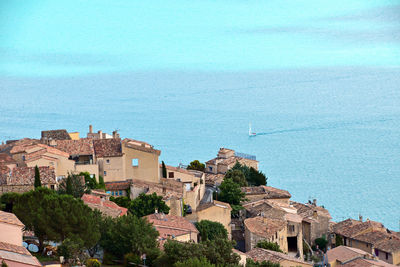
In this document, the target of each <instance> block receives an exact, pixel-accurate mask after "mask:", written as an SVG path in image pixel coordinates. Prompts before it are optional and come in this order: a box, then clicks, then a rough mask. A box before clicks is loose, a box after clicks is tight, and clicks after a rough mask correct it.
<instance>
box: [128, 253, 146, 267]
mask: <svg viewBox="0 0 400 267" xmlns="http://www.w3.org/2000/svg"><path fill="white" fill-rule="evenodd" d="M130 263H134V264H135V265H136V264H141V263H142V260H141V259H140V256H138V255H136V254H133V253H128V254H126V255H125V256H124V266H130Z"/></svg>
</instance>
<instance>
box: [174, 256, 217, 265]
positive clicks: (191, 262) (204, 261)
mask: <svg viewBox="0 0 400 267" xmlns="http://www.w3.org/2000/svg"><path fill="white" fill-rule="evenodd" d="M174 267H215V264H212V263H210V262H209V261H208V260H207V258H206V257H200V258H190V259H187V260H185V261H178V262H176V263H175V264H174Z"/></svg>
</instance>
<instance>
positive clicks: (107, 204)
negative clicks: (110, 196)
mask: <svg viewBox="0 0 400 267" xmlns="http://www.w3.org/2000/svg"><path fill="white" fill-rule="evenodd" d="M81 199H82V200H83V202H84V203H85V204H86V205H88V206H89V207H90V208H92V209H98V210H100V211H101V212H102V213H103V214H104V215H108V216H111V217H118V216H123V215H126V214H127V213H128V209H127V208H124V207H120V206H118V205H117V204H116V203H115V202H112V201H110V200H105V199H102V198H101V197H98V196H93V195H88V194H83V196H82V198H81Z"/></svg>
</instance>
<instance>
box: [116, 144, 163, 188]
mask: <svg viewBox="0 0 400 267" xmlns="http://www.w3.org/2000/svg"><path fill="white" fill-rule="evenodd" d="M122 152H123V153H124V154H125V155H124V158H125V175H126V176H125V179H138V180H142V181H147V182H153V183H158V182H159V181H160V172H159V163H158V155H157V153H155V152H154V153H151V152H144V151H140V150H136V149H134V148H130V147H126V146H125V145H122ZM132 159H138V161H139V166H137V167H134V166H132Z"/></svg>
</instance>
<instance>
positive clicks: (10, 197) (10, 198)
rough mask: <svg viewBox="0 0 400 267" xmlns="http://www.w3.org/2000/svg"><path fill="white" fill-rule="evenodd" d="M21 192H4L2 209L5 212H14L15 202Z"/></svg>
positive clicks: (1, 200) (0, 198)
mask: <svg viewBox="0 0 400 267" xmlns="http://www.w3.org/2000/svg"><path fill="white" fill-rule="evenodd" d="M19 196H20V194H18V193H14V192H8V193H4V194H3V195H1V197H0V202H1V206H2V210H3V211H5V212H13V206H14V203H15V202H16V201H17V199H18V198H19Z"/></svg>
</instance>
